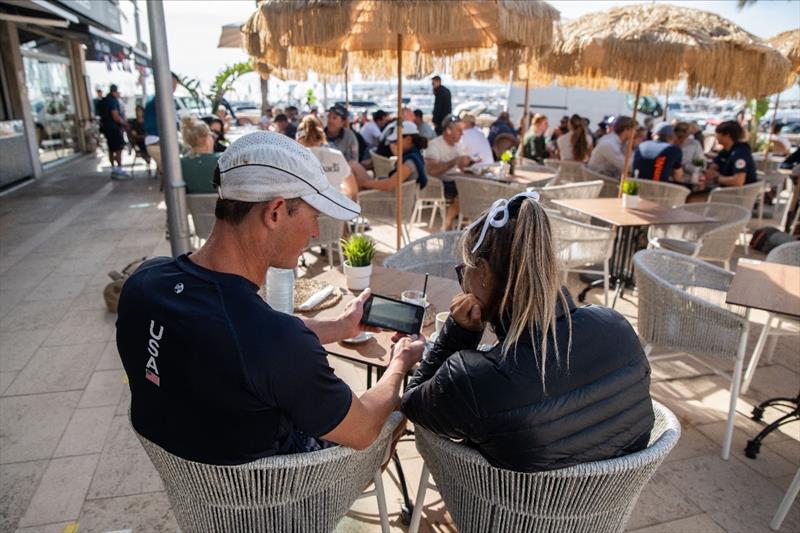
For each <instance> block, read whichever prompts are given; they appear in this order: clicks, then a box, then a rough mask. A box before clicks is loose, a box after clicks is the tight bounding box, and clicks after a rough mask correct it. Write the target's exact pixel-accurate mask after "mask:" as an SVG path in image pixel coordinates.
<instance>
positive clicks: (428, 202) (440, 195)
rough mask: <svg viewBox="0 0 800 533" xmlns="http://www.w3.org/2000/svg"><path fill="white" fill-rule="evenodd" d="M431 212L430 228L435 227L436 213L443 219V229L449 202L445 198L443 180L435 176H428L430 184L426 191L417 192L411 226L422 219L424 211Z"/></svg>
mask: <svg viewBox="0 0 800 533" xmlns="http://www.w3.org/2000/svg"><path fill="white" fill-rule="evenodd" d="M424 209H430V210H431V219H430V221H429V222H428V227H433V223H434V221H435V220H436V213H437V212H438V213H439V215H440V216H441V217H442V228H443V229H444V223H445V220H447V219H446V216H447V201H446V200H445V197H444V186H443V185H442V180H440V179H439V178H435V177H433V176H428V184H427V185H426V186H425V188H424V189H421V190H419V191H417V201H416V203H415V204H414V212H413V213H412V214H411V224H412V225H413V224H416V223H417V222H419V221H420V220H421V219H422V211H423V210H424Z"/></svg>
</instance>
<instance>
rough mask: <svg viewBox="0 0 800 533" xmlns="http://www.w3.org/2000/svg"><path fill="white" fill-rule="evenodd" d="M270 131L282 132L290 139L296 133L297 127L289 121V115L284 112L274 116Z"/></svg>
mask: <svg viewBox="0 0 800 533" xmlns="http://www.w3.org/2000/svg"><path fill="white" fill-rule="evenodd" d="M272 131H274V132H276V133H282V134H283V135H286V136H287V137H289V138H290V139H294V137H295V135H296V134H297V128H295V127H294V125H293V124H292V123H291V122H289V117H287V116H286V115H285V114H284V113H281V114H279V115H276V116H275V120H273V121H272Z"/></svg>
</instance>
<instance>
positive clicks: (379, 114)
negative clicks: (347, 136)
mask: <svg viewBox="0 0 800 533" xmlns="http://www.w3.org/2000/svg"><path fill="white" fill-rule="evenodd" d="M390 120H391V118H390V117H389V113H387V112H386V111H384V110H382V109H378V110H377V111H375V112H374V113H372V121H370V122H367V123H366V124H364V126H363V127H362V128H361V136H362V137H363V138H364V142H366V143H367V150H374V149H375V148H377V146H378V141H380V139H381V132H383V128H384V127H386V124H388V123H389V121H390Z"/></svg>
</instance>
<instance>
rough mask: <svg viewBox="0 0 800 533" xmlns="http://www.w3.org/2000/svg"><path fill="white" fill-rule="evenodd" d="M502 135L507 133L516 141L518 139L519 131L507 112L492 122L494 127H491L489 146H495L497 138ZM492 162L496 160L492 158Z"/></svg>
mask: <svg viewBox="0 0 800 533" xmlns="http://www.w3.org/2000/svg"><path fill="white" fill-rule="evenodd" d="M502 133H507V134H509V135H511V136H512V137H514V138H515V139H516V138H517V137H518V135H517V129H516V128H515V127H514V124H513V123H512V122H511V118H510V117H509V116H508V113H507V112H505V111H502V112H501V113H500V114H499V115H497V120H495V121H494V122H492V125H491V126H490V127H489V136H488V139H489V146H494V140H495V138H496V137H497V136H498V135H500V134H502ZM492 160H493V161H494V158H492Z"/></svg>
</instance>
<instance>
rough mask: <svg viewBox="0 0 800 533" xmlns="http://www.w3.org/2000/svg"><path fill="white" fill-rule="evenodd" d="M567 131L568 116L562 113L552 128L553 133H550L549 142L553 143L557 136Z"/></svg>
mask: <svg viewBox="0 0 800 533" xmlns="http://www.w3.org/2000/svg"><path fill="white" fill-rule="evenodd" d="M567 131H569V117H568V116H566V115H564V116H563V117H561V120H560V121H559V122H558V126H556V127H555V128H553V133H551V134H550V142H552V143H555V142H556V141H557V140H558V138H559V137H560V136H561V135H563V134H565V133H567Z"/></svg>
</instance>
